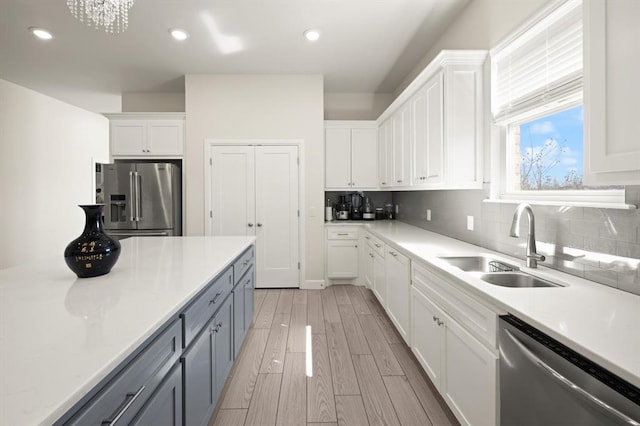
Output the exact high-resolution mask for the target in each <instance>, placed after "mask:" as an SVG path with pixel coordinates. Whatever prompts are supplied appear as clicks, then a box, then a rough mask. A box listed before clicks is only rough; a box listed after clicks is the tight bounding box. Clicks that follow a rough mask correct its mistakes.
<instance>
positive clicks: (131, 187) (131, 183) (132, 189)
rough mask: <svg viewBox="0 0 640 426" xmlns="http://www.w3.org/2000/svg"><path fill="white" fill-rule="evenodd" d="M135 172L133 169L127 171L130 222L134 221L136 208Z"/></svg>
mask: <svg viewBox="0 0 640 426" xmlns="http://www.w3.org/2000/svg"><path fill="white" fill-rule="evenodd" d="M135 173H136V172H134V171H130V172H129V194H131V200H129V212H130V213H131V222H135V221H136V209H137V205H138V202H137V200H138V197H137V196H136V185H135Z"/></svg>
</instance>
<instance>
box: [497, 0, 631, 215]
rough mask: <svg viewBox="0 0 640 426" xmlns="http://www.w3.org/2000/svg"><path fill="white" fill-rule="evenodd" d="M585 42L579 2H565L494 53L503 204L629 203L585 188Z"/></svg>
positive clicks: (619, 194) (603, 191)
mask: <svg viewBox="0 0 640 426" xmlns="http://www.w3.org/2000/svg"><path fill="white" fill-rule="evenodd" d="M582 40H583V29H582V1H581V0H562V1H554V2H552V3H551V5H550V6H549V7H547V8H546V9H545V10H543V11H542V12H541V13H540V14H538V15H537V16H536V17H534V18H533V19H532V20H531V21H530V22H528V23H526V24H525V25H524V26H523V27H522V28H521V29H519V30H518V31H516V32H515V33H514V34H513V35H511V36H510V37H508V39H507V40H506V41H505V42H503V43H501V44H500V45H498V46H497V47H496V48H494V49H492V51H491V74H492V82H491V83H492V84H491V97H492V99H491V108H492V113H493V117H494V121H495V123H496V125H498V126H499V127H500V128H501V129H502V132H501V135H502V137H501V141H500V147H501V150H502V153H503V155H502V157H501V158H502V163H501V168H503V176H502V179H501V182H500V188H499V193H500V194H501V195H500V197H501V198H507V199H508V198H514V199H534V200H535V199H538V200H548V201H553V200H562V201H568V200H575V201H591V202H616V203H617V202H621V201H622V199H623V198H624V191H620V190H617V191H616V190H612V189H615V188H612V187H596V188H594V187H585V186H584V185H583V183H582V176H583V107H582V62H583V60H582V56H583V54H582V52H583V50H582ZM494 193H496V191H494Z"/></svg>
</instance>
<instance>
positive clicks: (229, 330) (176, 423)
mask: <svg viewBox="0 0 640 426" xmlns="http://www.w3.org/2000/svg"><path fill="white" fill-rule="evenodd" d="M254 270H255V268H254V247H253V246H251V247H249V248H248V249H247V250H246V251H245V252H244V253H243V254H242V255H240V256H238V258H236V259H235V261H234V263H233V265H232V266H229V267H228V268H227V269H226V270H224V271H223V272H221V273H219V274H218V275H217V276H216V277H215V279H213V280H212V281H211V282H210V283H209V284H208V285H207V286H205V288H204V289H202V291H200V292H199V294H198V295H197V296H195V297H194V298H193V299H192V300H191V301H189V303H187V304H186V305H185V307H184V308H183V309H182V310H181V312H180V313H179V315H177V316H176V317H174V318H173V319H171V320H170V321H168V322H167V323H166V324H165V326H164V327H162V328H161V329H160V331H158V332H156V333H155V334H154V336H153V337H152V338H150V339H149V341H147V342H146V343H145V344H143V345H141V347H140V348H139V349H138V350H137V351H135V352H134V354H133V355H131V357H130V359H128V360H127V361H125V363H123V365H122V366H120V367H118V368H117V369H116V370H114V371H113V372H112V373H111V374H110V375H109V376H108V377H107V379H105V380H104V382H103V383H101V384H100V385H99V386H97V387H96V388H95V389H94V390H92V391H91V392H90V393H89V394H87V395H86V396H85V398H83V400H82V401H81V402H79V403H78V404H76V406H75V407H74V408H73V409H71V410H70V411H69V412H68V413H66V414H65V415H64V416H63V417H61V418H60V419H59V420H58V421H57V422H56V423H55V426H58V425H78V426H86V425H102V426H104V425H113V424H131V425H138V426H144V425H149V426H165V425H166V426H182V425H188V426H203V425H204V426H206V425H207V424H208V423H209V420H210V419H211V415H212V414H213V412H214V410H215V407H216V403H217V402H218V399H219V397H220V394H221V392H222V389H223V388H224V385H225V382H226V380H227V377H228V376H229V372H230V371H231V367H232V366H233V361H234V359H235V357H236V355H237V353H238V350H239V349H240V347H241V345H242V341H243V340H244V337H245V336H246V333H247V329H248V328H249V326H250V325H251V321H252V320H253V288H254Z"/></svg>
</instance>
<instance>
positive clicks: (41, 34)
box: [29, 27, 53, 40]
mask: <svg viewBox="0 0 640 426" xmlns="http://www.w3.org/2000/svg"><path fill="white" fill-rule="evenodd" d="M29 31H31V33H32V34H33V35H34V36H36V37H38V38H39V39H41V40H51V39H52V38H53V34H51V33H50V32H49V31H47V30H44V29H42V28H36V27H29Z"/></svg>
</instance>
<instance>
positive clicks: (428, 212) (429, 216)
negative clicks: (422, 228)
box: [427, 209, 431, 221]
mask: <svg viewBox="0 0 640 426" xmlns="http://www.w3.org/2000/svg"><path fill="white" fill-rule="evenodd" d="M427 221H431V209H427Z"/></svg>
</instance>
